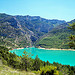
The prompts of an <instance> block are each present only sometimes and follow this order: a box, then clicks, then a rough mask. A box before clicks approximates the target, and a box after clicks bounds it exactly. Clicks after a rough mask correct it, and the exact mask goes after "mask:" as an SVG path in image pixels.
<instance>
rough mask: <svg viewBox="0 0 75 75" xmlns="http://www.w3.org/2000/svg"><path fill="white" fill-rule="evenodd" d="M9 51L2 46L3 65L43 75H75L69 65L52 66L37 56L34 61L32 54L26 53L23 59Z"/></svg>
mask: <svg viewBox="0 0 75 75" xmlns="http://www.w3.org/2000/svg"><path fill="white" fill-rule="evenodd" d="M8 51H9V50H8V49H7V48H5V47H2V46H0V56H1V58H0V60H2V63H3V64H5V65H8V66H11V67H12V68H14V69H19V70H26V71H37V72H36V73H41V75H49V74H50V75H63V74H64V75H74V74H75V67H73V66H69V65H62V64H59V63H55V62H54V63H53V64H50V63H49V62H48V61H47V62H45V61H42V60H40V59H39V58H38V56H36V58H35V59H32V58H31V56H32V54H30V53H27V52H26V51H24V55H23V56H22V57H21V56H20V57H19V56H17V55H16V54H15V53H10V52H8Z"/></svg>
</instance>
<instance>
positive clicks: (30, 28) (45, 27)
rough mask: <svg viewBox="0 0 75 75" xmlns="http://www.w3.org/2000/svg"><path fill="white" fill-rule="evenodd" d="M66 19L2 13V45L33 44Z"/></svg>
mask: <svg viewBox="0 0 75 75" xmlns="http://www.w3.org/2000/svg"><path fill="white" fill-rule="evenodd" d="M63 23H66V22H65V21H64V20H48V19H44V18H41V17H39V16H29V15H27V16H19V15H17V16H12V15H7V14H4V13H0V45H3V46H6V47H8V48H17V47H26V46H29V47H30V46H32V45H33V44H34V43H35V41H36V40H38V39H39V38H40V37H41V36H43V35H44V34H46V33H48V32H49V31H51V30H52V29H53V28H55V27H56V26H58V25H60V24H63Z"/></svg>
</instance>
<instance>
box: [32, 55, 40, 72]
mask: <svg viewBox="0 0 75 75" xmlns="http://www.w3.org/2000/svg"><path fill="white" fill-rule="evenodd" d="M40 66H41V61H40V59H39V58H38V55H37V56H36V58H35V60H34V63H33V67H34V70H36V71H38V70H40Z"/></svg>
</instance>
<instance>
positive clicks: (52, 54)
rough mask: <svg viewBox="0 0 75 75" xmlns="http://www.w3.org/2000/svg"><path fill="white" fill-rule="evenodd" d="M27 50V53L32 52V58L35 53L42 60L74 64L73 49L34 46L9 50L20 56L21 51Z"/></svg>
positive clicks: (74, 52) (74, 53) (74, 55)
mask: <svg viewBox="0 0 75 75" xmlns="http://www.w3.org/2000/svg"><path fill="white" fill-rule="evenodd" d="M24 50H25V51H27V52H28V53H31V54H33V56H32V58H33V59H34V58H35V57H36V55H38V57H39V58H40V59H41V60H42V61H47V60H48V61H49V62H50V63H53V62H58V63H61V64H63V65H70V66H75V51H65V50H44V49H38V48H35V47H31V48H24V49H14V50H11V51H9V52H11V53H13V52H15V54H16V55H18V56H22V54H23V52H24Z"/></svg>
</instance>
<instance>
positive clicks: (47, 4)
mask: <svg viewBox="0 0 75 75" xmlns="http://www.w3.org/2000/svg"><path fill="white" fill-rule="evenodd" d="M0 13H7V14H10V15H30V16H41V17H43V18H46V19H59V20H66V21H70V20H73V19H75V0H0Z"/></svg>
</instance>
